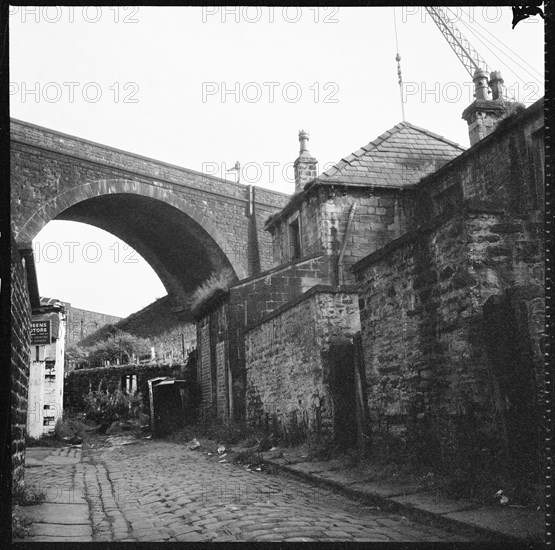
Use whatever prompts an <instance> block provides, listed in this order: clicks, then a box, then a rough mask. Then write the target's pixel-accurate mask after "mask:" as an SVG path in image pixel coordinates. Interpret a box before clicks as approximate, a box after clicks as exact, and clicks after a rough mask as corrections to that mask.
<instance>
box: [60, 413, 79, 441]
mask: <svg viewBox="0 0 555 550" xmlns="http://www.w3.org/2000/svg"><path fill="white" fill-rule="evenodd" d="M54 437H55V438H56V439H57V440H58V441H63V439H64V437H79V438H81V439H84V437H85V425H84V424H83V422H81V421H80V420H77V419H76V418H70V417H68V416H67V415H66V414H64V416H63V417H62V418H58V420H57V421H56V425H55V426H54Z"/></svg>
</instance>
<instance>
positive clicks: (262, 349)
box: [245, 287, 359, 441]
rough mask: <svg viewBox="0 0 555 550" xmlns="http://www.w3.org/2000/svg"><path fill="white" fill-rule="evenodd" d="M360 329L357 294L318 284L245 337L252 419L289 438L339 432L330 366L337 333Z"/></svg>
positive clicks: (252, 422)
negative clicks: (335, 428) (335, 429)
mask: <svg viewBox="0 0 555 550" xmlns="http://www.w3.org/2000/svg"><path fill="white" fill-rule="evenodd" d="M358 330H359V319H358V305H357V296H356V294H353V293H345V292H337V291H334V290H330V289H329V287H316V288H314V289H313V290H311V291H309V292H307V293H306V294H305V295H304V296H302V297H301V298H300V299H299V300H298V301H297V302H296V303H294V305H291V306H289V305H288V306H287V307H285V308H282V309H280V310H279V311H278V312H276V313H275V314H273V315H272V316H269V317H268V318H267V319H266V320H263V321H262V322H261V323H260V324H259V325H257V326H255V327H254V328H251V329H250V330H249V331H248V332H247V333H246V336H245V340H246V344H245V345H246V370H247V420H248V422H249V424H250V425H251V426H254V427H259V428H262V429H271V430H273V431H277V433H279V435H280V436H282V437H284V438H285V439H286V440H289V441H299V440H305V439H306V438H307V437H308V436H309V435H310V436H312V437H316V438H320V437H321V438H330V437H332V436H333V412H334V411H333V402H332V399H331V396H330V387H329V380H328V378H329V365H327V364H326V361H325V360H324V357H325V354H326V351H327V350H328V349H329V346H330V342H331V341H332V339H333V338H334V337H352V336H354V334H355V333H356V332H357V331H358Z"/></svg>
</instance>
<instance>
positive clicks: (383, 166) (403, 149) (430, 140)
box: [305, 122, 466, 188]
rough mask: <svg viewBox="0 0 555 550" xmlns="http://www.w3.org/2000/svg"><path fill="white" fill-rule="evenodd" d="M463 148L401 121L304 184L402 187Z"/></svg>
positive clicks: (432, 170) (444, 162)
mask: <svg viewBox="0 0 555 550" xmlns="http://www.w3.org/2000/svg"><path fill="white" fill-rule="evenodd" d="M465 150H466V149H465V148H464V147H462V146H460V145H459V144H458V143H454V142H453V141H450V140H448V139H445V138H444V137H442V136H440V135H438V134H434V133H433V132H430V131H428V130H425V129H424V128H419V127H418V126H414V125H413V124H411V123H410V122H401V123H399V124H397V125H396V126H394V127H393V128H391V129H390V130H388V131H387V132H385V133H383V134H382V135H381V136H379V137H378V138H377V139H375V140H374V141H371V142H370V143H368V144H367V145H364V146H363V147H361V148H360V149H358V150H357V151H355V152H354V153H352V154H350V155H348V156H346V157H344V158H343V159H341V160H340V161H339V162H338V163H337V164H335V165H334V166H333V167H332V168H330V169H329V170H326V171H325V172H323V173H322V174H320V175H319V176H318V177H317V178H315V179H314V180H312V182H308V184H307V185H310V184H311V183H314V184H337V183H343V184H349V185H362V186H380V187H396V188H399V187H405V186H407V185H413V184H415V183H418V181H419V180H420V179H421V178H422V177H424V176H426V175H427V174H430V173H432V172H435V171H436V170H437V169H438V168H440V167H441V166H443V165H444V164H446V163H447V162H449V161H450V160H452V159H454V158H455V157H458V156H459V155H460V154H461V153H462V152H463V151H465ZM305 187H306V186H305Z"/></svg>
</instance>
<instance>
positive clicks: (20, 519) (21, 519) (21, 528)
mask: <svg viewBox="0 0 555 550" xmlns="http://www.w3.org/2000/svg"><path fill="white" fill-rule="evenodd" d="M32 524H33V522H32V521H31V520H30V519H29V518H26V517H25V516H22V515H20V514H19V512H17V511H15V510H14V511H13V512H12V538H13V539H24V538H25V537H26V536H27V535H28V534H29V528H30V527H31V525H32Z"/></svg>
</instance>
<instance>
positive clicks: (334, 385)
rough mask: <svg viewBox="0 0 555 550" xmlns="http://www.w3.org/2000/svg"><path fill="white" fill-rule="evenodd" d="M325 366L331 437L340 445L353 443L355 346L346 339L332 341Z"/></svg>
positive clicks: (355, 431)
mask: <svg viewBox="0 0 555 550" xmlns="http://www.w3.org/2000/svg"><path fill="white" fill-rule="evenodd" d="M329 368H330V371H329V372H330V378H329V380H330V391H331V396H332V399H333V422H334V433H335V441H336V443H337V444H338V445H340V446H341V447H356V445H357V392H356V383H355V347H354V345H353V343H352V342H351V341H350V340H336V341H334V342H332V344H331V346H330V350H329Z"/></svg>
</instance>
